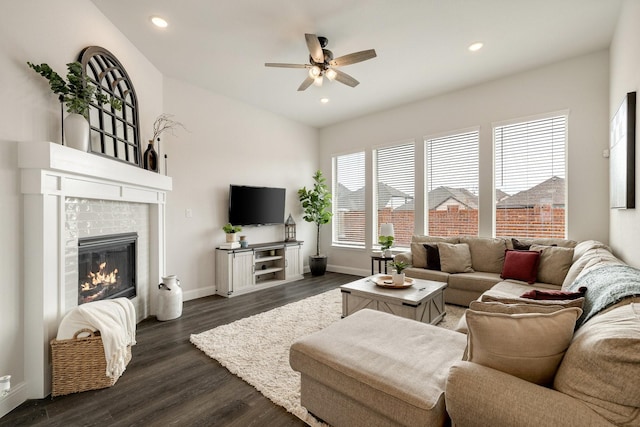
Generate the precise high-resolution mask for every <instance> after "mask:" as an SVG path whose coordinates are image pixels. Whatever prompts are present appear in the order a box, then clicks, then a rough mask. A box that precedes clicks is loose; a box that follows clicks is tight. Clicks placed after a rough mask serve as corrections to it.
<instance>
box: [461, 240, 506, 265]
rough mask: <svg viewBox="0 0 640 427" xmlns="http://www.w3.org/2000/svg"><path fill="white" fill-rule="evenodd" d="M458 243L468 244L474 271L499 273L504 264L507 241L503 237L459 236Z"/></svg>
mask: <svg viewBox="0 0 640 427" xmlns="http://www.w3.org/2000/svg"><path fill="white" fill-rule="evenodd" d="M460 243H466V244H468V245H469V252H471V267H472V268H473V269H474V270H475V271H486V272H488V273H500V272H501V271H502V265H503V264H504V251H505V249H507V243H506V242H505V240H504V239H501V238H497V239H491V238H487V237H467V236H465V237H460Z"/></svg>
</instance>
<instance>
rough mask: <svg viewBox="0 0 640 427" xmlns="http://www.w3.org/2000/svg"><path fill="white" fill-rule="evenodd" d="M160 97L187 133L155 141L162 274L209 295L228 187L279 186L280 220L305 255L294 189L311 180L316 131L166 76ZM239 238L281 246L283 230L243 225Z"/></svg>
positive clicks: (306, 231) (307, 236) (191, 292)
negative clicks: (160, 172)
mask: <svg viewBox="0 0 640 427" xmlns="http://www.w3.org/2000/svg"><path fill="white" fill-rule="evenodd" d="M164 98H165V102H164V110H165V112H167V113H170V114H173V115H174V116H175V117H174V119H175V120H178V121H181V122H182V123H184V125H185V126H186V127H187V129H188V130H189V132H185V131H182V130H179V131H176V132H175V136H171V135H168V136H167V138H166V141H163V142H162V149H163V150H165V152H166V154H167V155H168V171H169V175H170V176H172V177H173V191H172V192H171V193H169V195H168V203H167V273H169V274H177V275H178V277H180V280H181V284H182V288H183V291H184V292H185V297H186V298H188V299H190V298H197V297H200V296H204V295H210V294H212V293H213V291H214V286H215V282H214V277H215V276H214V272H215V265H214V255H215V254H214V249H215V247H216V245H219V244H220V243H223V242H224V241H225V235H224V232H223V231H222V229H221V228H222V226H223V225H224V224H226V223H227V221H228V206H229V201H228V200H229V199H228V197H229V184H239V185H253V186H265V187H281V188H285V189H286V210H285V215H288V214H289V213H292V214H293V218H294V220H295V221H296V223H297V238H298V240H304V241H305V245H304V246H303V249H304V253H305V254H310V252H311V247H312V246H313V241H314V234H313V227H312V226H311V225H310V224H308V223H305V222H303V221H302V210H301V208H300V203H299V202H298V197H297V190H298V188H300V187H302V186H304V185H307V186H308V185H310V184H311V183H312V181H311V176H312V175H313V172H314V171H315V170H316V169H317V167H318V162H317V158H318V147H317V143H318V131H317V130H316V129H315V128H311V127H308V126H304V125H301V124H298V123H296V122H293V121H291V120H288V119H285V118H282V117H280V116H277V115H274V114H272V113H268V112H265V111H263V110H259V109H256V108H254V107H251V106H248V105H246V104H243V103H240V102H237V101H234V100H232V99H229V98H226V97H224V96H221V95H217V94H215V93H211V92H208V91H205V90H203V89H201V88H198V87H195V86H192V85H188V84H186V83H182V82H180V81H177V80H173V79H169V78H165V84H164ZM187 209H189V210H190V211H191V213H192V215H193V216H192V217H191V218H188V217H186V210H187ZM283 220H284V218H283ZM240 234H242V235H246V236H247V240H248V241H249V243H250V244H251V243H266V242H274V241H282V240H283V239H284V226H282V225H279V226H263V227H245V228H244V229H243V231H242V232H241V233H240ZM304 259H305V263H306V259H307V257H306V256H305V257H304Z"/></svg>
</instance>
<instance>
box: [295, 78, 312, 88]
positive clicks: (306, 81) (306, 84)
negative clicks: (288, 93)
mask: <svg viewBox="0 0 640 427" xmlns="http://www.w3.org/2000/svg"><path fill="white" fill-rule="evenodd" d="M313 80H314V79H313V78H312V77H307V78H306V79H304V81H303V82H302V84H301V85H300V86H299V87H298V91H303V90H305V89H306V88H308V87H309V86H311V83H313Z"/></svg>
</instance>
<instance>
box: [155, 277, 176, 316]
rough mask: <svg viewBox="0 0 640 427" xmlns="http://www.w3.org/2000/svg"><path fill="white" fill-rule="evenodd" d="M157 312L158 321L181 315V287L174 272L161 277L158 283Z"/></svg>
mask: <svg viewBox="0 0 640 427" xmlns="http://www.w3.org/2000/svg"><path fill="white" fill-rule="evenodd" d="M158 289H159V292H158V312H157V313H156V317H157V318H158V320H160V321H165V320H173V319H177V318H178V317H180V316H182V288H181V287H180V279H178V277H177V276H176V275H175V274H172V275H170V276H165V277H163V278H162V283H160V284H159V285H158Z"/></svg>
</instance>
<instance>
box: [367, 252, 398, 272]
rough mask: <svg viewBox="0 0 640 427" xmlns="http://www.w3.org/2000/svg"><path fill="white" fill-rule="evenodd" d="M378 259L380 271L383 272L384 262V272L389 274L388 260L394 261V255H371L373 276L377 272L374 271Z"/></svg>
mask: <svg viewBox="0 0 640 427" xmlns="http://www.w3.org/2000/svg"><path fill="white" fill-rule="evenodd" d="M376 261H378V273H382V263H384V274H387V261H393V257H392V256H390V257H387V256H384V255H371V275H372V276H373V275H374V274H375V272H374V271H373V267H374V265H375V262H376Z"/></svg>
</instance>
